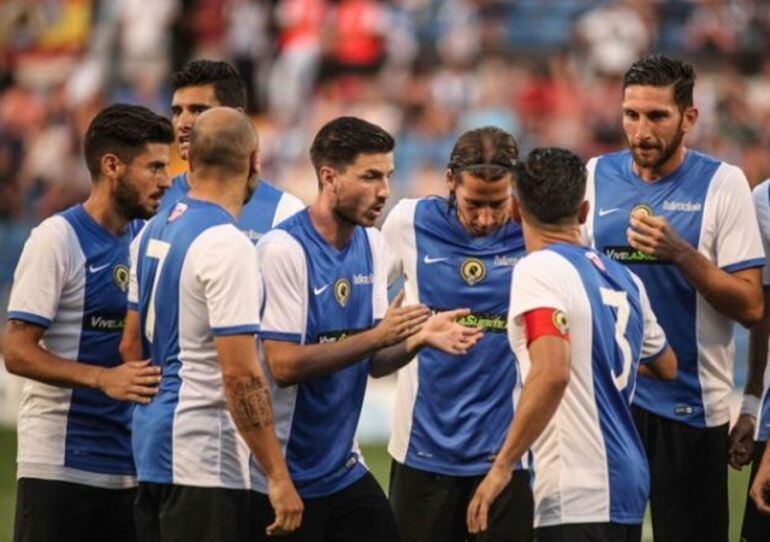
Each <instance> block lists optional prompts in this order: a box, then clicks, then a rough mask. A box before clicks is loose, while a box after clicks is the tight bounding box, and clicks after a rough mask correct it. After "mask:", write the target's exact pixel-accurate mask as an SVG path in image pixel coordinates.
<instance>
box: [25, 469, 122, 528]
mask: <svg viewBox="0 0 770 542" xmlns="http://www.w3.org/2000/svg"><path fill="white" fill-rule="evenodd" d="M135 494H136V490H135V489H104V488H100V487H92V486H86V485H83V484H75V483H72V482H61V481H57V480H40V479H38V478H21V479H20V480H19V481H18V483H17V485H16V517H15V520H14V535H13V540H14V542H49V541H50V542H65V541H70V540H72V541H75V542H103V541H104V540H110V541H115V542H133V541H134V540H135V539H136V537H135V535H134V495H135Z"/></svg>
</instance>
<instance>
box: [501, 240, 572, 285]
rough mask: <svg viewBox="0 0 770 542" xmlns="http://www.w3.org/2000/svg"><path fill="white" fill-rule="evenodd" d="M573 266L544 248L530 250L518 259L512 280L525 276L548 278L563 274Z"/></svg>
mask: <svg viewBox="0 0 770 542" xmlns="http://www.w3.org/2000/svg"><path fill="white" fill-rule="evenodd" d="M573 267H574V266H573V265H572V264H571V263H570V262H569V260H568V259H567V258H565V257H564V256H562V255H561V254H559V253H558V252H556V251H554V250H550V249H547V248H546V249H543V250H537V251H535V252H531V253H529V254H527V255H526V256H524V257H523V258H522V259H521V260H519V261H518V263H516V266H515V267H514V268H513V272H514V275H513V276H514V281H515V280H516V279H521V278H523V277H526V276H535V277H540V278H541V279H545V280H550V277H561V276H563V274H564V272H565V270H568V269H570V268H573Z"/></svg>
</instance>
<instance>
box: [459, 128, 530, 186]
mask: <svg viewBox="0 0 770 542" xmlns="http://www.w3.org/2000/svg"><path fill="white" fill-rule="evenodd" d="M518 158H519V146H518V145H517V144H516V139H515V138H514V137H513V136H512V135H511V134H509V133H508V132H506V131H505V130H501V129H500V128H497V127H495V126H485V127H483V128H476V129H475V130H468V131H467V132H465V133H464V134H462V135H461V136H460V137H459V138H457V141H456V142H455V146H454V148H453V149H452V154H451V155H450V157H449V165H448V166H447V167H448V168H449V169H450V170H452V174H453V175H455V177H456V179H457V180H460V175H459V174H460V173H462V172H463V171H468V172H469V173H471V174H472V175H474V176H475V177H479V178H481V179H484V180H485V181H496V180H498V179H501V178H503V177H504V176H505V175H506V174H508V173H512V172H513V167H514V166H515V165H516V160H517V159H518Z"/></svg>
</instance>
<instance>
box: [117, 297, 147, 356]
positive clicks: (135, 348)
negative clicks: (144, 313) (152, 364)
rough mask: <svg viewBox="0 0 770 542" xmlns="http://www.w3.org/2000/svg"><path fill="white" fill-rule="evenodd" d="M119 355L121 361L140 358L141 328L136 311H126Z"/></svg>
mask: <svg viewBox="0 0 770 542" xmlns="http://www.w3.org/2000/svg"><path fill="white" fill-rule="evenodd" d="M120 357H121V358H123V361H136V360H140V359H142V330H141V324H140V321H139V312H138V311H134V310H131V309H128V310H127V311H126V321H125V327H124V328H123V336H122V337H121V339H120Z"/></svg>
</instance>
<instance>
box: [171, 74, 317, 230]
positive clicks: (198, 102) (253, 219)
mask: <svg viewBox="0 0 770 542" xmlns="http://www.w3.org/2000/svg"><path fill="white" fill-rule="evenodd" d="M171 90H172V92H173V96H172V98H171V120H172V122H173V123H174V133H175V134H176V141H177V145H178V148H179V154H180V156H181V158H182V159H183V160H185V161H186V160H187V159H188V153H189V150H190V133H191V131H192V127H193V124H194V123H195V119H196V118H198V115H200V114H201V113H202V112H204V111H206V110H207V109H210V108H212V107H217V106H226V107H232V108H235V109H238V110H239V111H245V110H246V101H247V100H246V85H245V84H244V82H243V79H242V78H241V76H240V75H239V74H238V72H237V71H236V70H235V68H233V67H232V66H231V65H230V64H228V63H226V62H221V61H214V60H193V61H192V62H189V63H187V64H186V65H185V66H184V68H182V70H181V71H178V72H176V73H174V74H173V75H172V76H171ZM189 190H190V183H189V181H188V175H187V172H184V173H182V174H180V175H177V176H176V177H174V179H173V181H172V185H171V188H170V189H169V191H168V192H167V193H166V196H165V197H164V198H163V203H162V208H166V207H169V206H171V205H173V204H174V203H176V202H177V201H178V200H179V199H180V198H181V197H182V196H184V195H185V194H186V193H187V192H188V191H189ZM304 208H305V205H304V204H303V203H302V202H301V201H300V200H299V199H298V198H296V197H295V196H293V195H291V194H287V193H285V192H282V191H280V190H278V189H277V188H275V187H273V186H272V185H270V184H269V183H267V182H265V181H261V182H260V183H259V186H258V187H257V190H256V192H255V193H254V197H252V198H251V199H250V200H249V201H248V202H247V203H246V204H245V205H244V207H243V211H242V212H241V216H240V218H239V220H238V227H239V228H240V229H242V230H243V231H244V232H246V234H247V235H248V236H249V238H250V239H251V240H252V242H254V244H256V242H257V241H258V240H259V238H260V237H262V235H264V234H265V233H266V232H267V231H268V230H270V229H271V228H272V227H273V226H275V225H276V224H278V223H279V222H281V221H282V220H284V219H286V218H288V217H290V216H291V215H293V214H294V213H296V212H297V211H300V210H301V209H304Z"/></svg>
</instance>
